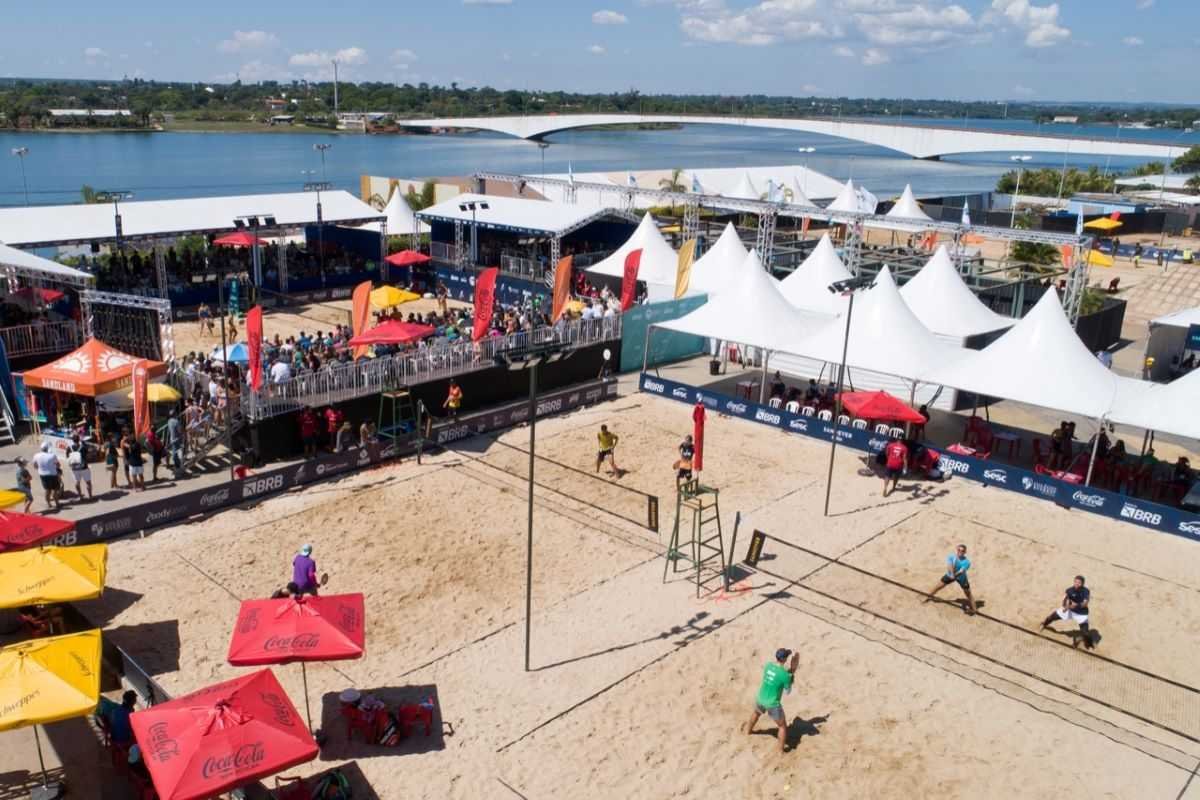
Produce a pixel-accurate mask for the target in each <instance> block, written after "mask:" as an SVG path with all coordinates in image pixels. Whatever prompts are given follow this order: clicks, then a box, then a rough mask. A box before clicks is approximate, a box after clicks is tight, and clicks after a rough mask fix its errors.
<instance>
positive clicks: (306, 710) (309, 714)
mask: <svg viewBox="0 0 1200 800" xmlns="http://www.w3.org/2000/svg"><path fill="white" fill-rule="evenodd" d="M300 677H301V679H302V680H303V681H304V716H305V718H306V719H307V720H308V731H309V733H312V732H313V726H312V709H310V708H309V707H308V668H307V667H306V666H304V662H303V661H301V662H300Z"/></svg>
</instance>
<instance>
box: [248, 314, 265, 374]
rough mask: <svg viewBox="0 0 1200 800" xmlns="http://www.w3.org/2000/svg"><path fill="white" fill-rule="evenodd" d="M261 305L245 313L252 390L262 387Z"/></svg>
mask: <svg viewBox="0 0 1200 800" xmlns="http://www.w3.org/2000/svg"><path fill="white" fill-rule="evenodd" d="M262 338H263V318H262V306H255V307H254V308H252V309H250V311H249V313H247V314H246V352H247V354H248V356H249V358H250V386H251V388H253V389H254V391H256V392H257V391H258V390H259V389H261V388H262V373H263V364H262Z"/></svg>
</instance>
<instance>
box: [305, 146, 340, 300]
mask: <svg viewBox="0 0 1200 800" xmlns="http://www.w3.org/2000/svg"><path fill="white" fill-rule="evenodd" d="M315 146H317V145H314V147H315ZM325 146H326V147H329V145H325ZM322 160H324V151H322ZM300 172H301V174H304V175H312V174H314V173H315V170H311V169H302V170H300ZM332 186H333V184H331V183H328V182H326V181H308V182H307V183H305V184H304V191H306V192H316V193H317V248H318V250H319V256H318V257H319V258H320V259H321V283H322V285H324V282H325V218H324V217H323V216H322V215H321V191H322V190H326V191H328V190H329V189H330V188H332Z"/></svg>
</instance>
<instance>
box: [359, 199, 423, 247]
mask: <svg viewBox="0 0 1200 800" xmlns="http://www.w3.org/2000/svg"><path fill="white" fill-rule="evenodd" d="M382 213H383V215H384V217H386V218H387V232H388V236H411V235H412V234H414V233H417V234H421V233H429V224H428V223H426V222H422V221H420V220H418V219H417V214H416V212H415V211H413V210H412V206H410V205H409V204H408V201H407V200H406V199H404V193H403V192H401V191H400V189H399V187H396V188H395V189H393V190H392V196H391V197H390V198H388V201H387V205H385V206H384V207H383V212H382ZM379 224H380V223H378V222H368V223H367V224H366V225H360V226H359V227H360V228H361V229H362V230H367V231H375V232H376V233H378V232H379Z"/></svg>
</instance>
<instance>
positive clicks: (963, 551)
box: [926, 544, 975, 614]
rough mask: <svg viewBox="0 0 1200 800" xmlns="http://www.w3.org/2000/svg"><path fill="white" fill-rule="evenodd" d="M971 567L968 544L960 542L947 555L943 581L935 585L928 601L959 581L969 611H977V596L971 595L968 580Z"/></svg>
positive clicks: (970, 612) (972, 612) (969, 612)
mask: <svg viewBox="0 0 1200 800" xmlns="http://www.w3.org/2000/svg"><path fill="white" fill-rule="evenodd" d="M970 568H971V559H969V558H967V546H966V545H965V544H960V545H959V546H958V547H956V548H955V549H954V552H953V553H951V554H950V555H948V556H946V573H945V574H944V575H942V578H941V581H940V582H939V583H938V585H937V586H935V587H933V591H931V592H930V593H929V597H927V598H926V602H928V601H930V600H932V599H933V596H934V595H935V594H937V593H938V592H940V591H941V590H942V589H945V588H946V587H947V586H949V585H950V584H952V583H957V584H958V585H959V586H961V587H962V590H963V594H965V595H966V596H967V613H968V614H974V613H975V598H974V597H972V596H971V582H970V581H969V580H967V570H969V569H970Z"/></svg>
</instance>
